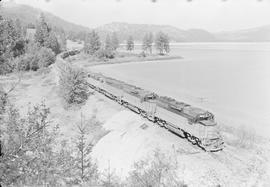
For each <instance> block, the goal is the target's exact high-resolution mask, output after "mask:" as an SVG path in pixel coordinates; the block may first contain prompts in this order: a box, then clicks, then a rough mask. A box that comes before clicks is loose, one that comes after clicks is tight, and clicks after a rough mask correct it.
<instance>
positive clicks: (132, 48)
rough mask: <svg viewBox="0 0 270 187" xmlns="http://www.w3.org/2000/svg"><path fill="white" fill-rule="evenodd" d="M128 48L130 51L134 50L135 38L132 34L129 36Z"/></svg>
mask: <svg viewBox="0 0 270 187" xmlns="http://www.w3.org/2000/svg"><path fill="white" fill-rule="evenodd" d="M127 50H128V51H132V50H134V40H133V37H132V36H129V37H128V40H127Z"/></svg>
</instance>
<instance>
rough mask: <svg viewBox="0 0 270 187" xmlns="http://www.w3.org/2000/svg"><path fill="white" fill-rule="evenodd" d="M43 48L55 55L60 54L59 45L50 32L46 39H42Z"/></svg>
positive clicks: (53, 34)
mask: <svg viewBox="0 0 270 187" xmlns="http://www.w3.org/2000/svg"><path fill="white" fill-rule="evenodd" d="M44 47H47V48H49V49H51V50H52V51H53V52H54V53H55V54H59V53H60V52H61V47H60V44H59V42H58V40H57V37H56V35H55V33H54V32H50V33H49V35H48V37H46V38H45V39H44Z"/></svg>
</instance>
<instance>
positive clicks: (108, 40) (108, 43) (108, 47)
mask: <svg viewBox="0 0 270 187" xmlns="http://www.w3.org/2000/svg"><path fill="white" fill-rule="evenodd" d="M105 49H106V50H112V49H113V46H112V41H111V37H110V35H109V34H107V36H106V40H105Z"/></svg>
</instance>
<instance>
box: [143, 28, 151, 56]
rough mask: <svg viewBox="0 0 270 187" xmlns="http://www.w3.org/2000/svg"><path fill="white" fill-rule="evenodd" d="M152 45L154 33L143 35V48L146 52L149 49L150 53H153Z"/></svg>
mask: <svg viewBox="0 0 270 187" xmlns="http://www.w3.org/2000/svg"><path fill="white" fill-rule="evenodd" d="M152 45H153V34H152V33H147V34H145V35H144V37H143V43H142V50H143V51H144V52H147V50H149V53H150V54H152Z"/></svg>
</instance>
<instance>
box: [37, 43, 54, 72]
mask: <svg viewBox="0 0 270 187" xmlns="http://www.w3.org/2000/svg"><path fill="white" fill-rule="evenodd" d="M55 60H56V57H55V53H54V52H53V51H52V50H51V49H49V48H46V47H42V48H40V50H39V51H38V65H39V68H42V67H48V66H49V65H51V64H53V63H54V62H55Z"/></svg>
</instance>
